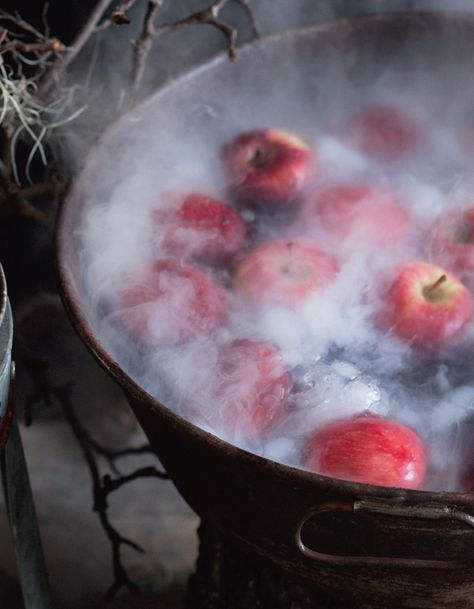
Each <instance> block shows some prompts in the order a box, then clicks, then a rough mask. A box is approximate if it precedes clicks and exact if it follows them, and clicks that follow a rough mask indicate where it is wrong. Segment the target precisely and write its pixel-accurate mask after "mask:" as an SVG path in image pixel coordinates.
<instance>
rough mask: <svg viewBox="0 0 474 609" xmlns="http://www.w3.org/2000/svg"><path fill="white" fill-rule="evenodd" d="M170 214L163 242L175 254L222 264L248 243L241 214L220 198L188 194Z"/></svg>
mask: <svg viewBox="0 0 474 609" xmlns="http://www.w3.org/2000/svg"><path fill="white" fill-rule="evenodd" d="M168 216H169V217H168V218H167V219H166V220H167V223H168V224H169V226H168V228H167V230H166V232H165V237H164V243H163V245H164V248H165V249H166V250H167V251H168V252H169V253H171V254H174V255H175V256H180V257H183V258H185V259H188V260H198V261H201V262H208V263H215V264H223V263H225V262H228V261H229V259H230V258H232V256H234V255H235V254H236V253H237V252H238V251H239V250H240V249H241V248H242V247H243V246H244V245H245V240H246V236H245V234H246V228H245V223H244V221H243V220H242V218H241V217H240V214H239V213H238V212H237V211H236V210H235V209H233V208H232V207H231V206H230V205H227V204H226V203H223V202H222V201H218V200H217V199H213V198H211V197H208V196H206V195H203V194H197V193H192V194H188V195H187V196H185V197H184V198H182V199H179V202H178V203H177V209H176V210H173V211H172V213H170V214H168ZM158 220H161V218H158ZM159 224H161V222H160V223H159ZM158 229H159V230H162V228H161V226H158Z"/></svg>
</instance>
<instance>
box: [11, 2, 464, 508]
mask: <svg viewBox="0 0 474 609" xmlns="http://www.w3.org/2000/svg"><path fill="white" fill-rule="evenodd" d="M403 19H408V20H419V19H426V20H428V21H430V20H431V21H446V20H450V21H460V22H463V23H465V22H466V20H468V21H470V22H472V23H473V24H474V13H469V12H465V11H449V10H440V11H394V12H388V13H382V14H379V13H378V14H363V15H355V16H349V17H343V18H338V19H331V20H328V21H323V22H321V23H318V24H316V25H311V26H306V27H303V28H292V29H288V30H285V31H283V32H277V33H273V34H270V35H266V36H263V37H262V38H260V39H256V40H253V41H251V42H248V43H246V44H245V45H242V46H241V47H239V48H238V55H239V56H241V55H243V54H248V53H250V52H251V51H252V49H254V48H257V47H261V46H265V45H268V44H270V45H271V44H272V42H275V41H278V40H281V39H284V38H288V39H291V38H293V39H294V38H304V37H307V36H314V35H316V36H318V35H320V34H325V33H328V32H329V31H330V30H332V29H336V30H338V29H341V28H352V27H353V26H354V24H357V25H359V24H365V23H371V22H374V23H375V22H381V23H383V22H390V21H399V20H403ZM227 61H229V59H228V56H227V54H226V52H225V51H221V52H219V53H218V54H217V55H215V56H213V57H211V58H210V59H208V60H206V61H205V62H204V63H200V64H198V65H196V66H194V67H192V68H190V69H188V70H186V71H185V72H183V73H182V74H180V75H179V76H178V77H171V78H169V79H168V80H167V81H166V82H165V83H164V84H163V85H162V86H160V87H159V88H158V90H157V91H155V92H154V93H152V94H151V95H148V96H147V97H146V99H144V100H143V101H141V102H140V103H138V104H137V105H136V106H134V107H133V109H132V110H129V111H127V112H125V113H124V114H122V115H121V116H119V117H118V118H117V119H115V120H114V121H113V123H112V124H111V125H109V126H108V127H107V128H106V130H105V131H104V133H103V134H102V135H101V136H100V137H99V138H98V140H97V141H96V142H95V144H94V145H93V146H92V148H91V149H90V150H89V152H88V154H87V156H86V159H85V160H84V161H83V163H82V165H81V166H80V168H79V169H78V170H77V171H76V172H75V175H74V176H73V177H72V178H71V180H70V181H69V183H68V186H67V189H66V193H65V195H64V199H63V203H62V205H61V206H60V209H59V213H58V216H57V219H56V227H55V264H56V270H57V274H58V279H59V293H60V296H61V300H62V302H63V305H64V307H65V309H66V312H67V314H68V316H69V319H70V321H71V323H72V326H73V328H74V330H75V331H76V333H77V334H78V335H79V337H80V338H81V340H82V342H83V343H84V344H85V345H86V347H87V349H88V350H89V351H90V352H91V353H92V355H93V356H94V358H95V359H96V360H97V361H98V362H99V364H100V365H101V366H102V368H103V369H104V370H105V371H106V372H107V373H108V374H109V375H110V376H112V378H113V380H114V381H115V382H116V383H117V384H118V385H119V386H120V387H121V389H123V390H124V391H125V394H126V396H127V397H131V398H132V399H133V400H135V401H140V402H142V403H143V404H144V405H146V406H147V407H148V408H150V409H152V410H155V411H158V412H159V414H160V415H161V416H162V417H163V418H165V419H167V420H168V422H169V423H171V424H172V425H173V426H174V427H179V428H181V429H182V430H183V431H185V432H187V433H191V434H192V435H193V436H194V437H195V438H196V439H199V440H200V441H202V442H205V443H207V444H208V445H209V446H210V447H211V448H214V449H215V450H219V451H221V452H222V451H224V452H225V453H227V455H228V456H229V457H231V456H233V457H237V458H239V459H241V460H242V459H243V460H245V461H246V462H247V464H248V465H251V466H254V467H258V468H264V469H267V470H272V471H274V472H276V473H277V474H278V475H279V476H280V477H283V478H287V479H288V480H289V481H291V480H294V479H295V476H296V477H297V478H298V479H299V481H301V482H302V483H306V484H308V485H310V484H312V485H314V486H315V489H316V488H317V486H318V485H325V486H326V487H334V488H337V489H338V490H339V491H341V492H344V493H347V494H350V495H352V496H355V497H359V498H363V497H379V498H386V499H396V500H398V501H407V502H408V503H414V504H420V503H427V502H428V503H433V502H436V503H438V502H442V503H444V504H449V505H452V504H456V505H461V506H466V507H473V508H474V493H471V492H451V491H426V490H414V489H406V488H397V487H387V486H376V485H371V484H362V483H358V482H351V481H348V480H343V479H339V478H333V477H330V476H323V475H321V474H317V473H314V472H311V471H309V470H304V469H300V468H298V467H293V466H290V465H285V464H283V463H279V462H277V461H273V460H271V459H268V458H266V457H263V456H260V455H257V454H255V453H252V452H249V451H248V450H246V449H243V448H239V447H237V446H235V445H233V444H230V443H229V442H226V441H225V440H222V439H221V438H219V437H217V436H215V435H213V434H211V433H209V432H207V431H205V430H204V429H202V428H200V427H198V426H196V425H194V424H193V423H191V422H190V421H187V420H186V419H184V418H183V417H182V416H180V415H178V414H176V413H175V412H174V411H172V410H171V409H170V408H169V407H168V406H166V405H165V404H163V403H162V402H160V401H159V400H158V399H157V398H155V397H153V396H152V395H151V394H149V393H148V392H147V391H145V390H144V389H143V388H141V387H140V386H139V385H138V384H137V383H136V382H135V381H134V380H133V379H132V378H131V377H130V376H129V375H128V374H127V373H126V372H125V371H124V370H123V369H122V368H121V366H120V365H119V363H118V362H117V361H116V360H115V359H114V358H113V356H112V355H111V354H110V353H109V352H108V351H107V349H106V348H105V346H103V344H102V343H101V341H100V340H99V338H98V337H97V336H96V334H95V332H94V330H93V329H92V326H91V325H90V323H89V322H88V320H87V317H86V315H85V314H84V312H83V307H81V304H80V303H81V300H80V297H79V293H78V291H77V289H76V288H75V284H74V277H73V275H72V274H71V273H70V270H69V268H68V264H67V260H68V258H69V257H70V256H71V254H72V253H73V250H72V249H70V247H69V243H68V238H69V235H70V231H69V228H70V227H69V221H70V216H71V209H72V207H73V206H72V204H71V203H68V202H69V201H70V198H71V194H72V191H73V189H74V186H75V182H76V179H77V177H78V176H79V175H81V174H82V173H83V171H84V170H85V169H86V167H87V166H89V165H90V163H91V162H92V158H93V156H94V154H95V153H96V152H97V150H98V149H99V148H100V146H101V145H102V143H103V142H104V141H107V140H108V139H110V138H111V137H112V136H113V134H114V133H115V132H116V131H119V130H120V128H121V126H122V123H123V121H124V120H126V118H127V117H129V116H130V115H133V114H134V113H136V112H137V113H139V114H140V115H144V114H145V112H146V108H147V107H148V106H149V105H151V104H156V102H157V101H158V100H159V99H160V97H161V96H163V95H166V94H167V93H168V91H170V90H172V89H174V88H175V87H179V86H180V85H181V84H184V83H186V82H187V81H188V80H192V79H195V78H196V77H198V76H199V74H200V73H202V72H207V70H210V69H212V68H214V67H215V66H218V65H221V64H223V63H225V62H227ZM4 286H5V282H4V275H3V271H2V270H1V267H0V297H1V296H2V293H1V292H2V290H3V289H4ZM5 290H6V288H5ZM5 295H6V291H5ZM0 306H1V307H3V309H2V308H0V315H1V314H2V310H3V312H4V308H5V306H6V297H5V298H4V301H3V302H1V303H0ZM315 499H316V497H315Z"/></svg>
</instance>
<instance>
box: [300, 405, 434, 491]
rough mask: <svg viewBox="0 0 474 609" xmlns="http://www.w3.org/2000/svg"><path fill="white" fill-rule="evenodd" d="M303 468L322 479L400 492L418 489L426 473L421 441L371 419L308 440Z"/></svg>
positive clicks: (404, 430) (333, 425)
mask: <svg viewBox="0 0 474 609" xmlns="http://www.w3.org/2000/svg"><path fill="white" fill-rule="evenodd" d="M305 465H306V467H307V468H308V469H310V470H312V471H314V472H316V473H318V474H322V475H325V476H332V477H334V478H341V479H343V480H350V481H352V482H362V483H364V484H375V485H379V486H395V487H399V488H412V489H416V488H419V487H420V486H421V485H422V483H423V480H424V477H425V471H426V455H425V449H424V444H423V442H422V440H421V438H420V437H419V436H418V435H417V434H416V433H415V432H414V431H413V430H412V429H410V428H408V427H405V426H404V425H401V424H399V423H394V422H393V421H388V420H386V419H383V418H381V417H377V416H373V415H362V416H357V417H352V418H350V419H344V420H339V421H335V422H334V423H330V424H329V425H327V426H325V427H323V428H322V429H319V430H317V431H316V432H315V433H314V434H313V436H312V437H311V439H310V440H309V443H308V446H307V451H306V460H305Z"/></svg>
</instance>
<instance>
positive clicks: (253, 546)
mask: <svg viewBox="0 0 474 609" xmlns="http://www.w3.org/2000/svg"><path fill="white" fill-rule="evenodd" d="M411 39H413V40H417V41H419V52H418V55H417V57H416V63H417V65H418V67H420V68H421V69H425V70H427V71H428V70H429V67H430V65H433V62H437V61H439V60H440V59H441V60H443V58H445V59H446V57H447V56H449V57H448V58H449V60H450V61H454V62H456V61H457V59H456V58H457V56H458V55H459V57H461V56H462V57H464V58H465V57H468V56H471V57H472V56H474V19H473V18H472V17H467V16H466V15H461V14H448V13H442V14H441V13H437V14H432V13H431V14H429V13H404V14H386V15H383V16H369V17H363V18H351V19H345V20H341V21H337V22H331V23H323V24H322V25H318V26H316V27H312V28H308V29H304V30H300V31H293V32H288V33H284V34H281V35H276V36H272V37H269V38H267V39H263V40H261V41H258V42H256V43H253V44H251V45H249V46H246V47H244V48H243V49H242V50H241V51H240V58H239V62H238V63H237V65H230V64H229V63H228V61H227V59H226V58H225V57H219V58H217V59H213V60H211V61H210V62H209V63H207V64H206V65H204V66H202V67H199V68H198V69H195V70H193V71H191V72H190V73H188V74H186V75H185V76H183V77H181V78H180V79H178V80H175V81H173V82H171V83H170V84H169V85H168V86H166V87H165V88H163V89H162V90H160V91H158V92H157V93H156V94H155V95H153V96H152V97H151V98H149V99H148V100H147V101H146V102H145V103H143V104H141V105H140V106H139V107H138V108H136V109H135V110H133V112H131V113H129V114H127V115H125V116H124V117H123V118H122V119H120V120H119V121H118V122H117V123H116V124H115V125H114V126H113V127H112V128H111V129H110V130H109V131H108V132H107V133H106V134H105V136H104V137H103V138H102V140H101V141H100V142H99V144H98V146H97V147H96V149H94V150H93V151H92V152H91V154H90V157H89V160H88V161H87V163H86V165H85V167H84V168H83V170H82V171H81V173H80V174H79V175H78V176H77V178H76V180H75V181H74V183H73V185H72V188H71V190H70V192H69V194H68V196H67V198H66V201H65V203H64V206H63V208H62V211H61V214H60V218H59V222H58V228H57V257H58V268H59V277H60V288H61V292H62V297H63V301H64V305H65V307H66V309H67V311H68V313H69V316H70V318H71V320H72V323H73V325H74V327H75V329H76V330H77V332H78V333H79V335H80V337H81V338H82V340H83V341H84V342H85V344H86V345H87V346H88V348H89V349H90V350H91V351H92V353H93V354H94V355H95V357H96V358H97V359H98V361H99V362H100V363H101V365H102V366H103V367H104V368H105V370H106V371H107V372H108V373H109V374H110V375H111V376H112V377H113V378H114V379H115V380H116V381H117V383H118V384H119V385H120V386H121V388H122V389H123V391H124V392H125V394H126V396H127V398H128V400H129V402H130V405H131V407H132V409H133V410H134V412H135V414H136V416H137V418H138V420H139V422H140V424H141V425H142V427H143V429H144V431H145V433H146V434H147V436H148V437H149V439H150V442H151V444H152V446H153V448H154V449H155V450H156V452H157V454H158V456H159V457H160V459H161V461H162V462H163V464H164V466H165V467H166V469H167V471H168V472H169V474H170V476H171V478H172V479H173V481H174V483H175V485H176V487H177V488H178V490H179V492H180V493H181V494H182V496H183V497H184V499H185V500H186V501H187V502H188V503H189V505H190V506H191V507H192V508H193V509H194V510H195V511H196V512H197V513H198V514H199V515H200V516H201V517H203V518H204V519H206V520H207V521H208V522H210V523H211V524H212V525H213V526H215V527H217V528H218V529H219V530H220V531H221V532H222V534H223V535H225V536H226V537H227V538H228V539H230V540H232V541H234V542H237V543H239V544H241V546H242V547H244V548H246V549H247V550H248V551H250V552H252V554H253V555H254V556H257V557H259V559H261V560H262V561H270V562H271V563H272V564H273V565H274V566H276V567H278V568H279V569H281V571H282V573H286V574H289V575H291V577H293V578H294V579H297V580H298V581H300V582H301V583H302V584H303V585H304V586H307V587H308V589H321V590H322V591H323V592H325V593H327V594H329V595H332V596H334V597H336V598H341V599H348V600H349V601H351V602H354V603H355V602H357V603H367V604H375V605H377V606H378V607H382V606H386V607H394V608H395V607H396V608H397V609H401V608H411V609H415V608H416V609H422V608H426V609H428V608H429V609H450V608H459V609H469V608H471V607H474V495H472V494H469V493H444V492H436V493H434V492H424V491H413V490H404V489H396V488H385V487H375V486H369V485H363V484H356V483H350V482H345V481H342V480H336V479H332V478H328V477H324V476H319V475H316V474H313V473H310V472H307V471H301V470H298V469H294V468H291V467H288V466H285V465H281V464H278V463H275V462H273V461H270V460H267V459H265V458H262V457H259V456H256V455H254V454H250V453H248V452H246V451H245V450H241V449H239V448H236V447H234V446H232V445H230V444H228V443H226V442H224V441H222V440H220V439H218V438H217V437H215V436H213V435H210V434H209V433H206V432H205V431H203V430H201V429H199V428H197V427H195V426H194V425H192V424H191V423H189V422H187V421H185V420H183V419H182V418H180V417H179V416H177V415H176V414H174V413H173V412H172V411H171V410H169V409H168V408H167V407H166V405H165V404H162V403H160V402H159V401H158V400H156V399H154V398H153V397H152V396H151V395H149V394H148V393H147V392H145V391H144V390H143V389H141V388H140V387H139V386H138V385H137V384H136V383H135V382H134V381H133V380H132V379H131V378H130V377H129V376H128V375H127V374H126V373H125V372H124V371H123V370H122V368H121V367H120V365H119V364H118V363H117V361H114V359H113V357H112V356H111V354H110V353H108V352H107V350H106V349H105V347H104V346H103V344H102V343H101V341H100V339H99V338H98V336H97V334H96V332H95V330H94V326H93V323H92V321H91V317H90V311H89V310H88V308H87V306H86V304H85V301H84V299H83V297H82V294H83V290H84V288H83V285H82V280H81V258H80V252H81V235H80V233H79V232H78V230H77V228H78V226H79V223H80V220H81V214H82V213H83V212H84V209H86V208H87V207H88V206H89V205H91V201H92V200H93V199H94V198H95V195H97V192H98V191H100V196H104V197H105V198H106V195H107V192H108V190H109V189H111V188H112V187H113V184H112V183H111V182H110V183H109V182H108V181H107V179H105V178H103V177H102V174H101V172H102V168H103V167H105V166H116V167H117V172H120V167H121V166H123V165H122V163H126V162H127V149H128V147H129V146H130V145H131V143H133V140H134V137H135V136H136V132H138V131H140V129H141V130H144V129H148V130H149V129H150V125H152V124H159V119H162V120H163V121H164V120H166V117H167V116H169V115H170V113H172V112H173V113H175V114H176V113H177V114H178V116H179V115H180V114H181V115H182V116H183V121H185V120H186V116H187V114H188V113H189V112H190V108H191V106H192V107H193V108H194V107H198V108H199V107H204V106H205V105H206V103H208V102H209V100H212V99H216V98H218V97H219V90H220V88H221V87H230V88H231V90H234V91H236V92H237V91H238V88H239V87H241V86H249V87H254V88H256V90H258V86H259V83H258V79H254V80H252V77H247V74H248V70H249V69H250V68H251V67H253V66H254V65H255V64H257V65H260V66H262V65H263V66H268V69H269V70H278V69H288V66H291V65H295V66H297V67H298V69H299V70H301V69H302V66H306V67H305V68H304V69H305V70H308V73H307V79H306V80H307V90H306V92H307V94H308V95H317V93H318V75H321V76H323V75H324V74H325V71H327V70H329V68H330V65H331V62H332V61H336V60H337V61H339V62H341V58H342V62H343V64H344V69H345V70H346V72H347V74H348V77H349V78H353V79H355V80H357V81H359V82H363V79H364V78H371V77H372V76H371V75H370V74H369V73H367V71H366V66H367V65H368V63H369V59H370V57H373V55H374V53H376V54H377V55H378V57H379V59H381V61H382V65H384V62H387V61H390V59H391V58H392V57H394V56H396V55H397V53H398V51H399V49H400V48H401V47H402V46H403V45H404V44H405V42H406V41H407V40H411ZM443 41H446V42H447V43H448V47H447V48H449V53H447V54H446V53H444V51H443V50H442V49H443V45H442V42H443ZM433 42H434V43H435V44H434V45H433ZM232 87H233V88H234V89H232ZM155 120H156V121H157V123H153V122H151V121H155ZM92 195H94V196H92Z"/></svg>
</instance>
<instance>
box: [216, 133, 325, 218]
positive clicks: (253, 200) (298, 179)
mask: <svg viewBox="0 0 474 609" xmlns="http://www.w3.org/2000/svg"><path fill="white" fill-rule="evenodd" d="M222 160H223V163H224V166H225V169H226V172H227V176H228V179H229V185H230V189H231V191H232V193H233V194H234V196H235V198H236V199H237V200H238V201H239V202H241V203H244V204H246V205H248V206H251V207H255V208H260V209H263V210H264V209H269V210H271V209H273V208H274V207H275V206H279V205H282V204H283V205H285V206H291V205H292V203H294V201H295V200H297V199H298V198H299V197H300V195H301V192H302V190H303V189H304V187H305V186H306V184H307V182H308V179H309V177H310V173H311V170H312V168H313V165H314V154H313V152H312V150H311V148H310V147H309V146H308V145H307V144H306V143H305V142H303V141H302V140H301V139H299V138H298V137H296V136H294V135H292V134H290V133H287V132H285V131H280V130H278V129H261V130H255V131H248V132H245V133H242V134H241V135H239V136H237V137H236V138H234V139H233V140H232V141H231V142H229V143H228V144H227V145H226V146H225V147H224V148H223V150H222Z"/></svg>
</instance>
